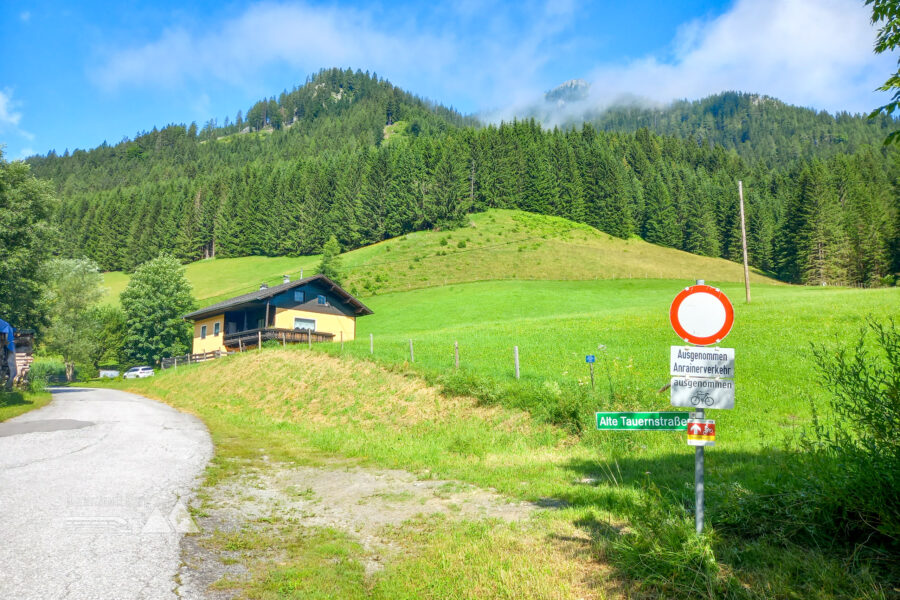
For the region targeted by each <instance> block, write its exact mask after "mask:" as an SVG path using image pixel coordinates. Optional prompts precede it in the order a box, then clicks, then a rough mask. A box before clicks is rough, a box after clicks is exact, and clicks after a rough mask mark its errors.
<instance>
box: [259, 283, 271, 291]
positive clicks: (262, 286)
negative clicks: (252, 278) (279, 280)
mask: <svg viewBox="0 0 900 600" xmlns="http://www.w3.org/2000/svg"><path fill="white" fill-rule="evenodd" d="M267 289H269V284H268V283H266V282H265V281H263V282H262V283H261V284H259V291H262V290H267Z"/></svg>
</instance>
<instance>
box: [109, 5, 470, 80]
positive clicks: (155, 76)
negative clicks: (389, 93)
mask: <svg viewBox="0 0 900 600" xmlns="http://www.w3.org/2000/svg"><path fill="white" fill-rule="evenodd" d="M384 29H388V27H387V26H385V27H384ZM389 29H390V30H391V31H397V32H398V33H397V34H395V35H392V34H390V33H386V32H385V31H383V30H380V28H379V27H378V26H376V24H374V23H373V22H372V18H371V17H370V16H369V15H368V14H367V13H364V12H359V11H351V10H341V11H339V10H337V9H334V8H330V9H322V8H318V7H316V8H314V7H310V6H306V5H304V4H292V5H284V4H270V3H264V4H257V5H255V6H251V7H250V8H248V9H247V10H246V11H245V12H244V13H243V14H241V15H240V16H238V17H236V18H234V19H232V20H229V21H226V22H224V23H223V24H221V26H220V27H219V28H218V29H216V30H214V31H210V32H206V33H201V34H199V35H197V34H195V33H194V32H190V31H188V30H186V29H184V28H180V27H175V28H172V29H169V30H167V31H166V32H164V33H163V34H162V36H161V37H160V38H159V39H158V40H156V41H154V42H151V43H148V44H146V45H144V46H141V47H137V48H133V49H129V50H124V51H120V52H117V53H115V54H114V55H113V56H112V57H111V58H110V59H109V60H108V61H107V62H106V63H105V64H102V65H100V66H99V67H98V68H97V69H96V70H95V71H94V72H93V73H92V76H93V78H94V80H95V81H96V82H97V83H98V84H100V85H101V86H102V87H103V88H105V89H108V90H113V89H116V88H119V87H123V86H130V85H137V86H165V87H175V86H178V85H180V84H181V83H184V82H185V81H187V80H201V79H206V78H209V77H213V78H216V79H219V80H222V81H225V82H227V83H232V84H238V83H241V82H242V81H244V80H245V79H251V78H252V77H253V76H254V75H255V74H256V73H257V72H258V71H259V70H260V69H261V68H263V67H266V66H269V65H271V64H273V63H285V64H287V65H291V66H294V67H298V68H302V69H305V70H318V69H319V68H321V67H323V66H350V65H353V66H357V65H372V66H374V67H375V68H377V67H378V66H381V65H390V64H396V65H398V66H399V67H401V68H403V67H405V68H412V67H414V66H417V65H427V66H431V67H434V66H437V67H438V68H441V67H443V66H446V65H447V64H448V63H450V62H451V61H452V60H453V55H452V52H451V51H450V50H451V46H452V41H450V40H448V39H442V38H440V37H435V36H425V35H420V34H415V33H414V32H415V29H414V28H407V27H405V26H404V23H402V22H398V21H397V20H394V19H392V21H391V23H390V27H389ZM370 68H371V67H370Z"/></svg>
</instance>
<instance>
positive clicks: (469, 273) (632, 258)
mask: <svg viewBox="0 0 900 600" xmlns="http://www.w3.org/2000/svg"><path fill="white" fill-rule="evenodd" d="M319 261H320V256H318V255H316V256H300V257H285V256H282V257H266V256H246V257H241V258H217V259H208V260H202V261H198V262H194V263H190V264H188V265H186V266H185V274H186V276H187V279H188V281H190V283H191V285H192V286H193V288H194V291H193V293H194V297H195V298H197V300H198V303H199V304H200V306H207V305H209V304H213V303H214V302H218V301H220V300H224V299H226V298H230V297H232V296H237V295H239V294H244V293H247V292H251V291H253V290H254V289H256V288H257V287H258V286H259V284H260V283H262V282H263V281H265V282H266V283H268V284H269V285H273V284H276V283H281V276H282V275H285V274H286V275H289V276H290V277H291V278H292V279H296V278H297V277H299V276H300V272H301V269H302V270H303V273H304V275H311V274H313V273H314V271H315V268H316V267H317V266H318V264H319ZM341 261H342V263H343V266H344V272H345V276H344V281H343V284H344V287H345V288H346V289H347V290H349V291H350V292H352V293H353V294H355V295H358V296H361V297H368V296H373V295H376V294H384V293H388V292H396V291H408V290H413V289H420V288H431V287H435V286H444V285H448V284H456V283H467V282H473V281H487V280H596V279H644V278H663V277H665V278H683V279H693V278H694V277H696V276H697V275H696V274H697V273H702V274H704V276H706V277H707V278H708V279H710V280H716V281H730V282H740V281H743V279H742V278H743V271H742V269H741V266H740V265H738V264H737V263H733V262H730V261H727V260H722V259H719V258H708V257H703V256H698V255H695V254H689V253H687V252H681V251H680V250H673V249H671V248H664V247H662V246H656V245H654V244H649V243H647V242H644V241H643V240H640V239H637V238H633V239H630V240H621V239H619V238H615V237H612V236H610V235H608V234H606V233H603V232H601V231H598V230H597V229H594V228H592V227H589V226H587V225H582V224H578V223H574V222H572V221H568V220H566V219H561V218H558V217H548V216H543V215H535V214H531V213H526V212H522V211H515V210H500V209H493V210H489V211H487V212H484V213H477V214H473V215H469V223H468V225H466V226H464V227H461V228H459V229H454V230H450V231H419V232H415V233H410V234H407V235H403V236H400V237H396V238H392V239H389V240H386V241H383V242H379V243H377V244H372V245H370V246H366V247H363V248H359V249H356V250H353V251H351V252H347V253H345V254H342V255H341ZM104 278H105V285H106V287H107V288H109V292H108V293H107V295H106V296H105V298H106V301H107V302H110V303H114V304H116V303H118V297H119V294H120V293H121V292H122V290H124V289H125V286H126V285H127V284H128V279H129V276H128V275H127V274H125V273H120V272H112V273H105V274H104ZM751 278H752V280H753V281H755V282H768V283H774V282H773V281H772V280H771V279H768V278H766V277H764V276H762V275H759V274H756V273H754V274H753V275H752V276H751ZM367 302H368V300H367Z"/></svg>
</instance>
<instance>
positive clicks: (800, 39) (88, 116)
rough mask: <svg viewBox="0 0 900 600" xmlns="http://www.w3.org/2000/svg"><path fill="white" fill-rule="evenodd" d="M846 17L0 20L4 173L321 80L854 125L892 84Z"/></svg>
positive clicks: (372, 15) (519, 10) (433, 8)
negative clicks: (579, 91)
mask: <svg viewBox="0 0 900 600" xmlns="http://www.w3.org/2000/svg"><path fill="white" fill-rule="evenodd" d="M874 37H875V28H874V27H873V26H872V25H871V24H870V23H869V20H868V11H867V9H866V7H865V6H864V5H863V3H862V0H737V1H731V2H721V1H714V0H670V1H668V2H648V1H642V0H633V1H630V2H621V1H615V2H579V1H577V0H559V1H555V2H528V1H526V2H515V3H513V2H510V3H504V2H490V1H482V2H479V1H475V0H459V1H457V2H452V3H440V2H420V3H416V2H402V1H400V2H365V3H352V2H327V3H326V2H309V1H301V2H271V1H264V2H221V1H220V2H195V3H187V2H168V1H158V2H135V1H129V0H123V1H120V2H110V3H101V2H60V1H35V2H32V1H27V0H5V1H4V2H3V3H0V52H2V56H3V57H4V60H3V61H2V64H0V144H2V145H5V149H4V154H5V158H7V159H18V158H22V157H25V156H28V155H31V154H34V153H39V154H44V153H46V152H48V151H49V150H51V149H55V150H56V151H57V152H60V153H61V152H63V151H64V150H65V149H67V148H68V149H70V150H74V149H75V148H91V147H94V146H96V145H98V144H100V143H101V142H103V141H104V140H106V141H108V142H109V143H116V142H118V141H120V140H121V139H122V138H123V137H126V136H127V137H133V136H134V135H135V134H136V133H138V132H140V131H145V130H149V129H151V128H152V127H153V126H164V125H166V124H168V123H190V122H191V121H196V122H197V123H198V125H200V126H202V125H203V124H204V123H205V122H206V121H207V120H209V119H210V118H217V119H218V121H219V123H220V124H221V123H222V122H223V120H224V117H225V116H226V115H227V116H229V117H230V118H232V119H233V118H234V115H235V114H236V113H237V111H238V110H243V111H245V112H246V110H247V108H249V107H250V106H251V105H252V104H253V103H254V102H255V101H256V100H258V99H260V98H262V97H267V96H272V95H277V94H278V93H280V92H281V91H282V90H284V89H291V88H292V87H294V86H295V85H298V84H301V83H302V82H303V81H304V79H305V78H306V77H307V75H309V74H311V73H314V72H315V71H317V70H319V69H320V68H322V67H331V66H341V67H353V68H354V69H356V68H360V69H363V70H369V71H375V72H377V73H378V74H379V76H382V77H385V78H387V79H389V80H390V81H392V82H393V83H395V84H396V85H399V86H401V87H403V88H405V89H407V90H409V91H411V92H413V93H416V94H418V95H420V96H425V97H428V98H431V99H433V100H436V101H438V102H441V103H442V104H445V105H449V106H453V107H455V108H457V109H459V110H461V111H463V112H466V113H469V112H480V113H482V114H485V115H488V116H489V118H492V119H501V118H506V117H509V116H511V115H513V114H515V111H516V107H520V106H523V105H526V104H527V103H529V102H531V101H532V100H534V99H535V98H538V97H540V95H541V94H542V93H543V92H544V91H546V90H548V89H551V88H553V87H555V86H556V85H558V84H560V83H562V82H563V81H566V80H568V79H574V78H581V79H585V80H587V81H589V82H590V83H591V85H592V102H596V103H597V104H600V105H602V104H605V103H609V102H612V101H614V100H615V99H616V98H618V97H621V96H622V95H626V94H630V95H635V96H638V97H641V98H646V99H648V100H651V101H655V102H668V101H670V100H673V99H678V98H691V99H693V98H701V97H704V96H706V95H709V94H712V93H716V92H719V91H723V90H734V89H737V90H741V91H748V92H759V93H764V94H769V95H771V96H775V97H778V98H780V99H782V100H785V101H787V102H790V103H792V104H798V105H801V106H809V107H813V108H816V109H823V110H828V111H831V112H835V111H841V110H846V111H849V112H867V111H868V110H870V109H872V108H874V107H875V106H877V105H879V104H884V103H885V102H886V101H887V98H886V94H884V93H881V92H879V93H876V92H874V89H875V88H876V87H877V86H878V85H880V84H881V82H882V81H884V79H886V78H887V76H888V74H889V73H890V72H891V71H892V70H894V69H895V68H896V56H887V55H883V56H875V55H874V54H873V52H872V44H873V41H874Z"/></svg>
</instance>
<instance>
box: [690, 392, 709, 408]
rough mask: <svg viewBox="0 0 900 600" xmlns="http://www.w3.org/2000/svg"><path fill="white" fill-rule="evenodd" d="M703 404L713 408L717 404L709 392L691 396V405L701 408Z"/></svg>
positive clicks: (696, 393)
mask: <svg viewBox="0 0 900 600" xmlns="http://www.w3.org/2000/svg"><path fill="white" fill-rule="evenodd" d="M701 402H702V403H703V404H705V405H706V406H712V405H713V404H714V403H715V400H714V399H713V397H712V396H710V395H709V392H701V391H696V392H694V395H693V396H691V404H693V405H694V406H700V403H701Z"/></svg>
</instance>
